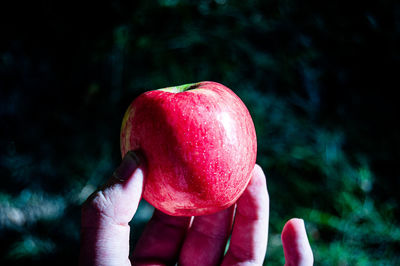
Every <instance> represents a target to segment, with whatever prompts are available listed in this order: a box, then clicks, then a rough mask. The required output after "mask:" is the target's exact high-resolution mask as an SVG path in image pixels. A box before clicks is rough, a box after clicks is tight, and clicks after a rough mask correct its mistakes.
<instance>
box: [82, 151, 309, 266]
mask: <svg viewBox="0 0 400 266" xmlns="http://www.w3.org/2000/svg"><path fill="white" fill-rule="evenodd" d="M145 172H146V170H145V167H143V166H141V165H140V163H139V159H138V157H137V156H136V155H135V154H134V153H132V152H130V153H128V154H127V155H126V156H125V158H124V159H123V161H122V163H121V165H120V167H119V168H118V169H117V170H116V171H115V173H114V174H113V176H112V177H111V179H110V180H109V181H108V182H107V184H106V185H105V186H104V187H103V188H102V189H100V190H98V191H97V192H95V193H94V194H92V195H91V196H90V197H89V198H88V199H87V201H86V202H85V203H84V205H83V208H82V221H81V223H82V228H81V254H80V265H119V266H121V265H131V264H133V265H174V264H176V263H178V264H179V265H221V264H222V265H262V264H263V261H264V257H265V252H266V249H267V239H268V220H269V196H268V192H267V186H266V180H265V176H264V173H263V171H262V169H261V168H260V167H259V166H258V165H256V166H255V168H254V170H253V172H252V175H253V176H252V179H251V181H250V183H249V185H248V187H247V188H246V190H245V192H244V193H243V195H242V196H241V197H240V198H239V200H238V201H237V203H236V204H235V205H234V206H232V207H230V208H228V209H226V210H223V211H220V212H218V213H215V214H212V215H205V216H197V217H194V218H193V219H192V218H191V217H173V216H169V215H166V214H163V213H162V212H160V211H158V210H155V211H154V215H153V217H152V218H151V220H150V222H149V223H148V225H147V227H146V228H145V230H144V232H143V234H142V236H141V238H140V239H139V241H138V243H137V245H136V248H135V250H134V252H133V255H132V257H131V259H130V254H129V231H130V227H129V224H128V223H129V222H130V221H131V220H132V218H133V216H134V214H135V212H136V210H137V207H138V204H139V201H140V199H141V194H142V189H143V180H144V176H145ZM229 236H231V239H230V244H229V249H228V251H227V252H226V254H225V255H224V252H225V246H226V243H227V241H228V238H229ZM282 242H283V249H284V253H285V260H286V265H312V264H313V254H312V251H311V247H310V244H309V243H308V239H307V235H306V231H305V228H304V222H303V220H301V219H291V220H290V221H289V222H288V223H286V225H285V227H284V229H283V232H282Z"/></svg>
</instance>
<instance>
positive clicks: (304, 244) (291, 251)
mask: <svg viewBox="0 0 400 266" xmlns="http://www.w3.org/2000/svg"><path fill="white" fill-rule="evenodd" d="M282 244H283V251H284V253H285V262H286V263H285V265H287V266H291V265H296V266H309V265H313V262H314V257H313V253H312V250H311V246H310V243H309V242H308V238H307V233H306V228H305V227H304V221H303V220H302V219H297V218H293V219H290V220H289V221H288V222H287V223H286V224H285V226H284V227H283V230H282Z"/></svg>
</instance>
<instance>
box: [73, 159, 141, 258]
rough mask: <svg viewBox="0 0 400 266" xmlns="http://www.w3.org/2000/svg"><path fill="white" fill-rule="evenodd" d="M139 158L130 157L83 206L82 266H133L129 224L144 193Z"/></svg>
mask: <svg viewBox="0 0 400 266" xmlns="http://www.w3.org/2000/svg"><path fill="white" fill-rule="evenodd" d="M143 178H144V170H143V167H142V166H141V165H140V162H139V157H138V156H137V154H135V153H133V152H129V153H127V155H126V156H125V157H124V159H123V160H122V163H121V165H120V166H119V168H118V169H117V170H116V171H115V172H114V174H113V176H112V177H111V178H110V179H109V180H108V182H107V183H106V184H105V185H104V186H103V187H102V188H101V189H100V190H98V191H96V192H95V193H93V194H92V195H91V196H90V197H89V198H88V199H87V200H86V202H85V203H84V204H83V206H82V217H81V226H82V227H81V255H80V264H81V265H130V264H128V263H129V259H128V257H129V231H130V228H129V224H128V223H129V221H130V220H132V218H133V216H134V214H135V212H136V210H137V207H138V204H139V201H140V199H141V194H142V189H143Z"/></svg>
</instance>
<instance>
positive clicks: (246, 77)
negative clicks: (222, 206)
mask: <svg viewBox="0 0 400 266" xmlns="http://www.w3.org/2000/svg"><path fill="white" fill-rule="evenodd" d="M9 2H11V1H9ZM0 22H1V23H0V30H1V31H0V32H1V40H2V41H1V42H0V121H1V128H0V175H1V177H2V182H1V185H0V239H1V241H0V247H1V248H0V264H1V265H24V264H25V265H26V264H29V265H32V264H35V265H36V264H37V265H43V264H47V263H49V264H50V263H51V264H57V265H68V264H71V263H73V264H75V263H76V262H77V256H78V249H79V218H80V209H79V208H80V207H79V206H80V204H81V203H82V202H83V201H84V200H85V199H86V197H87V196H88V195H90V193H91V192H92V191H94V189H95V188H97V187H98V186H99V185H100V184H102V183H103V182H104V181H105V180H106V179H107V178H108V177H109V176H110V174H111V173H112V172H113V170H114V168H115V167H116V166H117V165H118V163H119V161H120V153H119V129H120V123H121V119H122V116H123V113H124V111H125V108H126V107H127V106H128V105H129V103H130V102H131V101H132V100H133V98H134V97H136V96H137V95H139V94H140V93H142V92H144V91H147V90H151V89H157V88H160V87H166V86H171V85H178V84H184V83H189V82H194V81H200V80H213V81H217V82H221V83H223V84H225V85H227V86H228V87H230V88H231V89H232V90H234V91H235V92H236V93H237V94H238V95H239V96H240V97H241V98H242V99H243V101H244V102H245V103H246V105H247V106H248V108H249V110H250V112H251V114H252V116H253V118H254V122H255V124H256V129H257V134H258V145H259V151H258V163H259V164H260V165H261V166H262V167H263V168H264V169H265V171H266V173H267V181H268V187H269V192H270V197H271V218H270V222H271V224H270V237H269V246H268V252H267V258H266V264H267V265H283V252H282V246H281V243H280V232H281V230H282V227H283V225H284V222H285V221H286V220H287V219H289V218H291V217H295V216H297V217H302V218H303V219H304V220H305V221H306V226H307V229H308V233H309V239H310V241H311V243H312V248H313V251H314V255H315V261H316V264H317V265H398V264H400V255H399V253H398V252H397V251H398V250H399V248H400V229H399V217H400V213H399V208H398V207H399V206H398V202H399V200H400V194H399V193H398V187H399V185H400V179H399V167H398V159H399V157H400V156H399V150H400V142H399V136H400V134H399V133H400V132H399V126H398V115H397V114H398V113H399V110H398V109H399V107H398V106H399V105H398V98H397V97H395V95H397V94H396V92H397V90H398V88H400V86H399V80H398V70H399V69H400V53H399V52H400V49H399V47H400V38H399V37H400V4H399V3H397V2H396V1H387V0H383V1H375V2H372V3H370V2H368V1H367V2H358V1H356V2H351V3H349V2H348V1H346V2H345V1H328V2H326V1H325V2H324V1H307V2H300V1H292V0H285V1H270V0H268V1H257V0H252V1H239V0H215V1H212V0H203V1H189V0H159V1H154V0H153V1H126V2H125V1H109V2H108V3H106V4H104V3H100V2H98V1H85V2H84V3H83V2H77V1H68V2H65V1H64V2H59V1H58V2H57V3H55V2H51V1H31V2H29V3H24V4H21V3H18V2H12V3H2V4H1V7H0ZM151 211H152V208H151V207H150V206H149V205H147V204H145V203H144V204H142V205H141V208H140V211H139V213H138V214H137V215H136V217H135V222H134V223H133V226H134V230H132V231H133V232H134V235H133V242H135V241H136V240H137V237H138V234H140V231H141V229H142V228H143V226H144V224H145V222H146V221H147V219H148V218H149V216H150V215H151Z"/></svg>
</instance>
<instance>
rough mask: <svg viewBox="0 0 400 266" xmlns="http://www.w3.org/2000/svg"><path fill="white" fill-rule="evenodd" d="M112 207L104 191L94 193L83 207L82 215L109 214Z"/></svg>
mask: <svg viewBox="0 0 400 266" xmlns="http://www.w3.org/2000/svg"><path fill="white" fill-rule="evenodd" d="M111 205H112V203H111V200H110V198H109V197H108V196H107V193H105V192H104V191H102V190H98V191H96V192H94V193H93V194H92V195H91V196H90V197H89V198H88V199H87V200H86V201H85V202H84V203H83V205H82V214H83V215H85V214H88V215H99V214H105V213H107V210H108V209H109V207H110V206H111Z"/></svg>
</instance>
